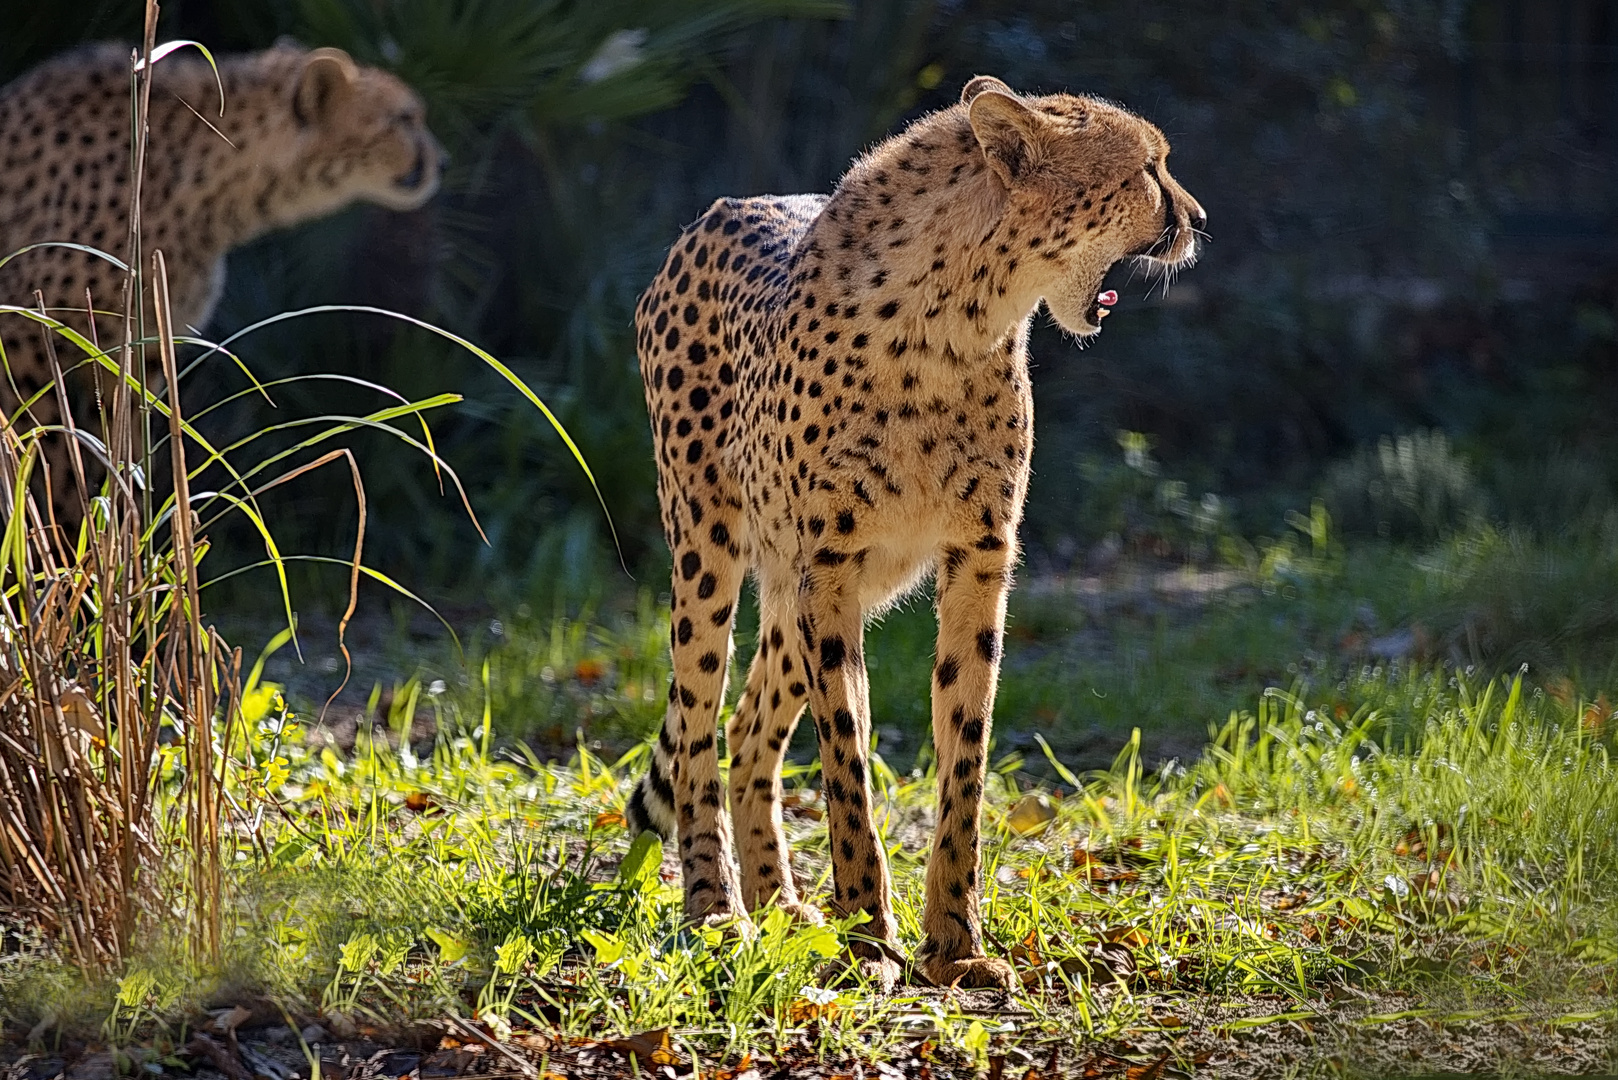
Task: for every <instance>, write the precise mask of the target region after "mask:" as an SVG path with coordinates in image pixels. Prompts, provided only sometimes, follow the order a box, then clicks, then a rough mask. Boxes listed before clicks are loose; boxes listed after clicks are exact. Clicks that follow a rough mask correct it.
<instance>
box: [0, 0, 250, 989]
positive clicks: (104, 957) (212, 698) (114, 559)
mask: <svg viewBox="0 0 1618 1080" xmlns="http://www.w3.org/2000/svg"><path fill="white" fill-rule="evenodd" d="M157 14H158V6H157V4H156V2H155V0H147V4H146V34H145V40H144V47H143V50H142V53H141V56H142V60H143V61H144V62H143V63H142V64H140V65H138V66H137V68H136V70H135V75H134V79H135V94H134V108H133V110H132V115H131V119H132V125H133V130H132V134H133V154H132V158H133V160H132V169H133V172H132V178H133V184H132V189H133V193H132V203H131V215H130V230H129V245H130V255H131V258H130V259H129V260H128V264H127V265H128V266H129V267H130V272H129V276H128V278H127V280H126V282H125V286H124V305H123V312H124V314H123V335H122V341H121V342H120V343H119V344H118V345H117V346H116V354H117V364H118V368H119V377H118V378H117V379H116V380H115V381H114V383H113V386H112V387H111V393H110V395H109V397H110V404H108V403H107V401H106V399H105V398H103V399H101V400H102V401H103V405H104V408H103V410H102V413H101V421H102V432H103V434H104V436H105V439H104V445H105V447H106V451H107V454H108V458H109V468H108V474H107V481H106V495H105V497H104V498H102V499H97V500H95V503H94V505H93V506H92V503H91V501H90V500H89V497H88V495H87V494H81V497H82V498H83V499H84V504H83V505H84V509H85V513H84V516H83V520H84V526H83V529H84V531H83V533H82V534H81V541H80V542H79V543H78V544H73V543H70V542H69V541H68V538H67V535H66V532H65V530H63V529H62V528H61V527H59V526H58V524H57V523H56V522H55V520H54V518H53V517H52V516H51V513H50V511H49V506H50V503H49V501H48V500H46V501H44V502H43V505H44V506H46V508H47V509H46V511H45V513H43V514H42V513H41V511H40V506H41V501H40V500H37V499H36V498H35V494H34V484H33V482H32V481H33V479H34V473H35V472H36V470H37V471H40V472H44V473H48V465H46V463H45V459H44V458H43V457H42V455H41V453H40V451H41V447H42V440H43V439H44V438H46V437H56V438H65V439H66V440H67V441H68V444H69V446H70V448H71V449H70V452H69V454H68V460H69V471H70V472H71V473H73V474H75V475H74V476H73V477H72V478H73V479H74V480H76V481H77V484H78V487H79V490H80V492H81V493H87V492H88V491H89V488H88V485H87V483H86V478H85V469H84V462H83V459H82V455H81V454H80V453H79V450H78V441H79V437H80V436H79V432H78V430H77V428H76V427H75V424H74V420H73V415H74V414H73V410H72V409H70V408H68V407H67V402H66V399H65V396H62V395H63V389H62V387H63V384H64V380H63V372H62V370H61V367H60V365H59V364H57V363H56V360H55V354H54V351H53V350H52V348H51V340H52V336H53V332H52V330H51V329H50V328H49V327H48V326H44V325H42V331H43V332H44V333H45V335H46V340H47V354H48V356H49V357H50V362H51V364H52V369H53V370H52V373H53V375H54V376H55V378H56V392H57V394H58V395H59V400H60V402H61V404H62V406H63V408H62V410H61V414H62V416H63V417H64V420H63V424H62V429H61V430H60V431H57V432H50V431H47V430H45V429H40V428H34V429H32V430H29V431H23V432H19V431H18V430H17V429H15V428H13V427H11V426H9V425H7V426H4V427H3V428H0V499H3V504H0V509H3V510H4V512H5V521H4V525H3V529H0V534H3V537H4V541H3V544H0V910H9V911H10V912H11V913H12V914H13V915H17V916H21V917H22V918H24V919H26V920H27V921H29V922H31V923H34V924H35V925H38V926H39V927H41V928H42V929H44V930H45V931H47V932H48V933H51V934H53V935H54V936H56V937H57V938H58V939H59V940H61V941H62V942H63V943H64V945H65V946H66V948H67V949H68V951H69V952H70V953H71V955H72V956H73V958H74V960H75V961H76V962H77V963H78V964H79V965H80V966H81V967H82V968H83V969H84V970H85V971H86V972H98V971H107V970H111V969H115V968H116V967H117V966H118V965H119V964H120V963H121V962H122V960H123V959H124V958H125V957H126V956H127V955H128V951H129V948H130V944H131V941H132V939H133V936H134V934H135V933H136V931H137V929H138V927H139V925H140V923H141V920H142V917H143V916H148V915H149V916H158V915H160V914H164V913H166V912H167V911H171V910H172V904H171V903H159V901H160V899H161V896H160V891H161V886H162V882H163V880H164V877H165V874H166V872H168V871H169V870H170V869H172V867H173V864H174V858H173V857H174V855H175V854H177V853H181V852H183V855H184V859H183V863H184V867H183V886H182V888H183V893H184V897H185V900H186V906H187V908H188V911H189V923H190V925H189V931H190V934H189V936H190V939H191V943H192V949H193V955H194V956H195V957H196V958H197V959H198V960H199V961H202V962H204V963H206V962H210V961H216V960H217V959H218V958H219V955H220V950H221V948H222V944H223V897H222V865H221V849H220V845H221V841H222V824H221V823H222V820H223V818H224V816H225V813H226V808H227V804H226V799H225V794H224V784H225V770H226V768H227V767H228V759H227V756H226V755H227V753H228V747H229V746H230V740H231V738H232V736H233V727H234V724H235V721H236V719H237V718H238V716H239V706H240V683H241V654H240V652H239V651H232V650H231V649H229V648H228V646H226V644H225V643H224V642H223V641H222V640H221V639H220V638H219V636H218V634H217V633H215V632H214V631H213V629H212V628H211V627H205V626H204V625H203V622H202V615H201V610H200V606H199V595H198V593H199V587H200V585H199V581H198V577H197V560H198V556H199V541H198V539H197V538H196V536H195V535H194V534H193V531H192V530H193V527H194V525H193V523H194V520H195V519H194V516H193V513H192V506H191V496H190V488H189V484H188V479H187V468H186V454H185V447H186V439H187V437H188V436H187V433H186V430H185V427H184V414H183V412H182V410H181V406H180V395H179V373H178V369H177V364H176V361H175V355H174V336H173V326H172V320H171V316H170V314H169V305H168V281H167V276H166V273H165V267H164V262H163V256H162V253H161V252H153V254H152V261H151V264H150V265H151V268H152V277H151V284H152V287H153V290H154V300H155V304H154V309H155V311H156V313H157V320H158V327H157V330H158V335H157V337H158V347H159V352H160V356H161V359H162V369H163V373H164V377H165V382H166V386H167V398H168V408H169V422H168V429H169V430H168V436H169V437H168V447H169V454H170V459H171V465H172V480H173V489H174V490H173V495H174V499H173V502H172V504H171V512H170V516H169V518H168V522H167V524H168V526H169V528H168V532H167V537H168V539H167V542H166V543H164V542H162V541H161V540H160V539H155V538H156V537H161V536H162V535H163V533H162V531H161V530H160V529H152V528H150V527H149V524H148V523H150V522H151V520H152V488H151V486H150V483H149V482H148V483H141V482H139V481H138V480H137V477H146V478H150V477H151V476H152V473H151V470H150V467H149V466H150V463H151V459H152V446H153V440H152V438H151V427H150V424H149V423H148V422H147V420H148V418H149V405H148V402H147V400H146V395H145V393H144V390H145V383H146V371H147V366H146V362H145V356H144V352H145V346H144V345H143V344H141V341H142V339H143V337H144V328H143V327H142V326H141V323H142V322H143V313H144V311H145V310H146V305H145V296H144V293H145V289H144V288H143V286H142V275H141V273H140V270H139V268H140V267H141V266H142V265H143V261H142V258H141V250H140V245H141V238H140V190H141V176H142V173H143V171H144V163H145V157H146V116H147V107H148V102H149V99H150V92H151V80H150V75H151V62H150V60H151V56H152V52H153V49H154V47H155V42H156V26H157ZM86 306H87V309H88V308H92V307H93V305H92V304H91V302H90V298H89V297H86ZM86 314H87V316H88V315H89V312H88V310H87V312H86ZM90 324H91V333H92V335H93V334H94V333H95V330H94V325H95V320H94V318H93V316H91V317H90ZM97 347H98V348H99V347H100V346H99V344H98V345H97ZM107 355H109V356H110V354H107ZM131 384H133V385H134V386H135V387H136V388H138V389H139V391H140V393H138V395H137V394H135V393H132V392H131ZM55 479H56V480H62V479H67V478H63V477H59V478H55ZM45 480H46V485H47V487H48V485H49V484H50V483H51V482H52V478H50V477H49V476H48V475H47V476H46V477H45ZM166 728H169V729H172V730H173V732H174V733H175V734H177V735H178V748H179V755H180V757H179V762H180V764H181V765H182V769H181V775H182V777H183V780H182V782H181V786H180V790H179V792H178V797H177V798H176V799H174V800H172V801H171V803H170V805H171V806H172V808H173V814H174V816H177V817H178V818H179V820H178V821H177V822H176V821H174V820H169V821H164V820H161V819H160V815H159V810H160V808H161V805H162V804H163V802H164V800H163V798H162V797H161V796H162V792H161V791H160V790H159V787H158V779H159V777H158V768H159V764H160V760H161V755H160V753H159V750H160V741H161V740H162V739H163V738H165V737H166V733H165V729H166Z"/></svg>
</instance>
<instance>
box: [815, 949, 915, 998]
mask: <svg viewBox="0 0 1618 1080" xmlns="http://www.w3.org/2000/svg"><path fill="white" fill-rule="evenodd" d="M904 968H905V965H904V963H903V962H902V959H901V958H899V957H895V956H888V955H882V956H844V957H842V958H841V959H838V960H833V961H832V962H831V963H829V964H827V965H826V966H825V967H824V968H823V969H821V973H820V979H819V982H820V985H822V986H867V987H873V988H875V989H876V990H879V991H880V992H882V993H884V994H891V993H892V992H893V988H894V987H895V986H897V985H899V983H900V982H902V981H904Z"/></svg>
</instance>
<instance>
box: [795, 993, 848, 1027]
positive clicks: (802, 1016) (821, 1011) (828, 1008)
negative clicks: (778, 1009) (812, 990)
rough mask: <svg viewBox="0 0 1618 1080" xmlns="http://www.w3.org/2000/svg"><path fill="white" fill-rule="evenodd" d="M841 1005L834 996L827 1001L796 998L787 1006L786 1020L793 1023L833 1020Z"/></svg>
mask: <svg viewBox="0 0 1618 1080" xmlns="http://www.w3.org/2000/svg"><path fill="white" fill-rule="evenodd" d="M840 1011H841V1006H840V1005H839V1004H838V1002H837V998H836V997H835V996H834V997H832V998H830V999H829V1000H827V1001H810V1000H809V999H808V998H796V999H794V1000H793V1002H792V1003H791V1004H790V1005H788V1006H787V1020H788V1021H789V1022H791V1023H794V1024H807V1023H810V1022H812V1021H815V1020H821V1019H826V1020H835V1019H836V1018H837V1015H838V1013H839V1012H840Z"/></svg>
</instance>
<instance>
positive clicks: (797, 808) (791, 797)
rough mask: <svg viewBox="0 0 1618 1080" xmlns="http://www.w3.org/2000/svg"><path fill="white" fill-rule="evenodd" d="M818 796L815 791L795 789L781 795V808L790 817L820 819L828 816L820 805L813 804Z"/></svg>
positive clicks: (809, 819)
mask: <svg viewBox="0 0 1618 1080" xmlns="http://www.w3.org/2000/svg"><path fill="white" fill-rule="evenodd" d="M815 798H816V793H815V792H814V791H803V792H798V791H793V792H788V793H787V794H786V795H783V796H781V809H782V810H783V811H785V813H786V814H787V815H788V816H789V817H795V818H800V819H803V820H806V821H819V820H820V819H821V818H823V817H825V816H826V812H825V811H824V810H822V809H821V808H820V807H818V806H813V805H811V804H812V803H813V802H814V801H815Z"/></svg>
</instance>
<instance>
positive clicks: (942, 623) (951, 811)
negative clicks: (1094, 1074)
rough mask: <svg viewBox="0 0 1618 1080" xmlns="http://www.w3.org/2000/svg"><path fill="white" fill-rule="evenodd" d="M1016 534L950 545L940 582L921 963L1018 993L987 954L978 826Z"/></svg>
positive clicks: (953, 980)
mask: <svg viewBox="0 0 1618 1080" xmlns="http://www.w3.org/2000/svg"><path fill="white" fill-rule="evenodd" d="M1013 536H1014V534H1013ZM1013 536H1004V537H996V536H994V535H993V534H989V535H986V536H985V537H984V538H983V539H981V540H979V541H977V542H976V543H974V544H973V545H972V546H970V547H967V546H958V547H957V546H951V547H947V548H946V549H945V550H944V558H943V559H942V560H941V566H940V570H939V575H938V586H937V594H938V652H937V660H936V663H935V665H934V668H933V746H934V748H935V749H936V751H937V754H938V828H937V830H936V832H935V833H934V836H933V854H932V858H931V859H930V860H929V861H928V863H927V906H926V908H925V909H924V910H923V912H922V919H921V924H922V930H923V932H924V933H925V935H926V939H925V940H924V941H923V942H922V945H921V949H920V950H919V952H918V953H917V956H916V959H917V961H918V963H919V964H920V966H921V970H922V973H923V974H924V975H926V976H927V978H928V979H929V980H931V981H932V982H933V983H934V984H935V985H938V986H950V985H954V984H959V985H961V986H987V987H998V988H1000V989H1005V990H1009V989H1011V988H1012V986H1013V985H1014V973H1013V972H1012V969H1011V965H1010V964H1008V963H1006V962H1005V961H1004V960H997V959H994V958H992V957H989V956H986V955H984V952H983V925H982V915H981V913H980V912H979V910H978V904H979V897H980V895H981V884H980V876H979V852H978V846H979V844H978V834H979V819H980V817H981V813H982V807H983V778H984V770H985V756H986V751H987V749H988V745H989V727H990V724H991V723H992V722H993V713H994V692H995V685H996V682H997V680H998V679H999V675H1000V643H1001V636H1002V633H1003V631H1004V629H1005V621H1006V593H1007V591H1008V590H1009V588H1010V579H1011V565H1012V551H1013V547H1012V544H1013V542H1014V540H1013ZM991 541H992V542H993V543H991Z"/></svg>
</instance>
